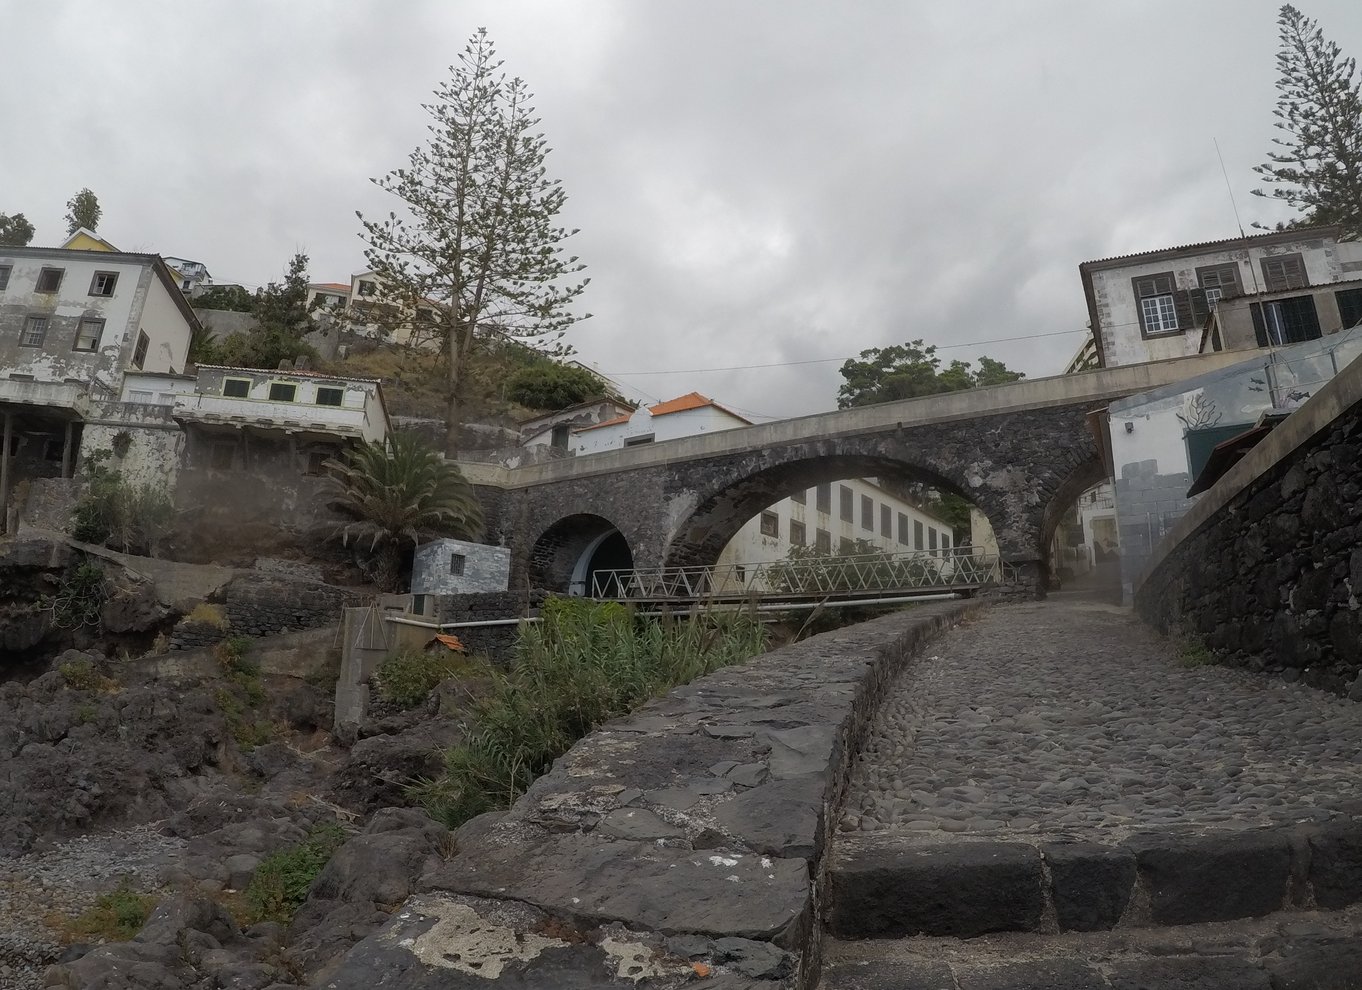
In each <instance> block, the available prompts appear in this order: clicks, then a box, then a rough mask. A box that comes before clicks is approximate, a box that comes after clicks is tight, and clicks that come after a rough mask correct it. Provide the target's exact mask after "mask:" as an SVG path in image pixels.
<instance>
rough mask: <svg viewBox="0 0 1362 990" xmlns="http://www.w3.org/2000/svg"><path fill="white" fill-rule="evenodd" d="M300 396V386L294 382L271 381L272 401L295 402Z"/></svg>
mask: <svg viewBox="0 0 1362 990" xmlns="http://www.w3.org/2000/svg"><path fill="white" fill-rule="evenodd" d="M297 398H298V386H297V385H295V384H294V383H293V382H270V401H271V402H293V401H294V400H296V399H297Z"/></svg>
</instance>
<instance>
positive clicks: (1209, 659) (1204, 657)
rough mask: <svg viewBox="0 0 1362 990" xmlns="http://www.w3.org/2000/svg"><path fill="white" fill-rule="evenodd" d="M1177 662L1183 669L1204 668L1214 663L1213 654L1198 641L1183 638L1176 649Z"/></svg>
mask: <svg viewBox="0 0 1362 990" xmlns="http://www.w3.org/2000/svg"><path fill="white" fill-rule="evenodd" d="M1177 651H1178V661H1179V662H1180V663H1181V664H1182V665H1183V666H1184V667H1205V666H1207V665H1208V664H1213V663H1215V654H1214V653H1213V652H1212V651H1211V650H1210V649H1209V648H1208V647H1207V646H1206V644H1205V643H1203V642H1201V640H1199V639H1195V638H1191V637H1185V638H1183V639H1182V640H1181V641H1180V642H1179V643H1178V647H1177Z"/></svg>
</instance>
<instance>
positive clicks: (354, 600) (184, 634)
mask: <svg viewBox="0 0 1362 990" xmlns="http://www.w3.org/2000/svg"><path fill="white" fill-rule="evenodd" d="M364 599H365V596H364V595H361V594H359V593H357V592H355V591H353V590H352V589H349V588H337V587H333V586H332V585H327V584H319V583H316V582H312V581H295V580H289V579H287V578H278V577H273V576H270V575H263V574H262V575H257V574H243V575H240V576H238V577H235V578H233V579H232V580H231V581H229V582H228V583H227V584H226V585H224V586H223V588H222V590H221V591H219V592H218V593H217V594H215V595H213V597H212V601H213V603H214V604H216V605H217V606H218V607H219V608H221V609H222V612H223V615H225V616H226V618H227V623H228V625H227V628H225V629H222V628H218V627H216V626H212V625H205V624H202V623H193V622H190V621H188V620H185V621H182V622H181V623H180V624H179V625H177V626H176V627H175V630H174V632H173V633H172V634H171V638H170V648H171V649H172V650H191V649H195V648H197V647H201V646H211V645H212V644H213V643H216V642H218V641H219V640H221V639H222V638H223V637H224V636H227V635H244V636H271V635H274V634H275V633H281V632H294V631H296V630H299V629H315V628H317V627H318V626H327V625H334V624H336V623H339V622H340V619H341V609H342V608H344V607H345V606H347V605H362V604H364Z"/></svg>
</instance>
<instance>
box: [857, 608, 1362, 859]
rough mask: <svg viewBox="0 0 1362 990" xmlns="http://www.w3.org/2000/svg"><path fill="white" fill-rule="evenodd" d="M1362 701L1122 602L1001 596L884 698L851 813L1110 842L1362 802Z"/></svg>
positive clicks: (873, 825)
mask: <svg viewBox="0 0 1362 990" xmlns="http://www.w3.org/2000/svg"><path fill="white" fill-rule="evenodd" d="M1360 762H1362V705H1359V704H1356V703H1354V702H1350V701H1346V700H1342V699H1338V698H1334V697H1332V696H1329V695H1325V694H1322V693H1320V692H1318V691H1315V690H1313V689H1311V688H1307V687H1304V686H1302V685H1299V684H1286V683H1283V682H1280V681H1274V680H1269V679H1266V678H1263V677H1262V676H1260V675H1250V674H1247V673H1243V672H1239V671H1234V670H1229V669H1225V668H1221V667H1216V666H1196V665H1193V664H1190V663H1189V662H1188V661H1187V660H1186V659H1183V658H1180V657H1179V655H1178V654H1177V652H1176V650H1175V648H1174V646H1173V645H1172V644H1170V643H1169V642H1168V641H1166V640H1164V639H1162V638H1160V637H1158V636H1157V635H1155V634H1154V633H1153V632H1151V631H1149V630H1148V629H1147V628H1145V627H1144V626H1142V625H1141V624H1140V623H1139V622H1138V621H1137V620H1136V619H1135V618H1134V617H1133V616H1131V615H1130V613H1128V612H1126V611H1123V610H1121V609H1118V608H1115V607H1112V606H1106V605H1099V604H1095V603H1085V602H1081V601H1071V602H1036V603H1026V604H1019V605H1010V606H999V607H997V608H994V609H991V610H989V611H987V612H985V613H983V614H982V615H981V616H979V617H977V618H976V619H974V620H972V621H970V622H968V623H966V624H965V625H963V626H961V627H959V628H956V629H954V630H952V631H950V632H949V633H947V634H946V635H944V636H943V637H942V638H941V639H940V640H938V641H937V642H936V643H934V644H933V645H932V646H931V647H929V649H928V652H927V654H926V655H925V656H924V657H922V658H921V659H920V660H919V661H917V662H916V663H915V664H914V665H913V666H912V667H911V668H909V670H908V671H907V672H906V673H905V674H904V675H903V677H902V678H901V680H900V681H899V683H898V684H897V685H895V686H894V688H893V689H892V691H891V693H890V695H889V696H888V697H887V698H886V700H885V703H884V705H883V707H882V708H881V710H880V713H879V717H878V720H877V723H876V725H875V726H874V728H873V730H872V733H871V735H870V737H869V739H868V740H867V743H866V745H865V747H864V749H863V752H862V754H861V756H860V757H859V758H858V762H857V764H856V767H855V770H854V773H853V777H852V785H851V793H850V796H849V799H848V801H847V804H846V811H845V813H844V815H843V818H842V820H841V822H840V823H839V828H840V829H841V831H842V832H844V833H861V832H872V833H892V834H894V835H896V836H901V837H902V838H903V839H905V840H907V841H911V840H912V839H914V838H915V837H921V838H922V839H923V840H930V841H932V842H940V841H942V840H943V839H946V838H948V837H950V836H952V835H954V836H959V837H961V838H969V837H973V836H980V837H984V836H986V837H988V838H989V839H993V840H998V839H1006V838H1010V837H1016V838H1025V837H1026V836H1028V835H1041V834H1043V835H1046V836H1056V835H1059V836H1072V837H1075V838H1090V837H1093V836H1094V835H1095V834H1100V835H1101V837H1102V838H1103V839H1104V840H1105V841H1114V840H1119V839H1120V838H1122V837H1123V836H1124V835H1126V834H1128V833H1132V832H1139V831H1144V830H1149V829H1154V828H1159V829H1162V828H1169V827H1173V826H1178V827H1185V826H1189V825H1206V826H1209V827H1213V828H1215V829H1226V828H1238V827H1244V828H1251V827H1258V826H1263V825H1269V824H1282V823H1295V822H1317V821H1326V820H1329V819H1330V818H1332V817H1334V816H1335V814H1336V813H1340V812H1350V813H1357V812H1359V811H1362V773H1359V772H1358V767H1359V765H1360Z"/></svg>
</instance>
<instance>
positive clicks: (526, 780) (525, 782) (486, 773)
mask: <svg viewBox="0 0 1362 990" xmlns="http://www.w3.org/2000/svg"><path fill="white" fill-rule="evenodd" d="M765 638H766V631H765V629H764V628H763V627H762V626H761V625H760V624H759V623H757V622H756V621H755V620H754V619H753V618H752V617H751V616H750V615H747V614H745V613H735V612H727V613H695V614H692V615H690V616H689V617H687V618H686V619H684V620H683V619H675V618H666V617H664V618H662V619H650V618H641V617H637V616H635V615H634V614H633V613H632V612H631V611H630V610H629V609H627V608H625V607H624V606H622V605H617V604H610V603H597V602H592V601H590V600H587V599H562V598H555V599H550V600H549V601H548V602H546V603H545V606H544V609H543V613H542V618H541V621H540V623H539V624H538V625H525V626H523V627H522V628H521V631H520V639H519V641H518V644H517V647H516V657H515V662H514V664H513V665H512V667H511V669H510V670H509V671H500V670H496V669H492V670H489V671H487V676H488V678H489V680H490V684H491V690H490V693H489V694H488V695H487V696H486V697H484V698H483V699H482V700H480V701H479V702H478V703H477V705H476V707H475V708H474V710H473V714H472V725H471V727H470V731H469V734H468V737H467V740H466V741H465V742H464V743H463V744H462V745H460V746H457V747H455V748H454V749H452V750H450V751H449V752H447V753H446V754H445V771H444V773H443V774H442V775H441V776H440V777H439V778H437V779H435V780H431V781H425V782H423V783H420V784H418V785H416V786H414V787H413V788H412V792H411V793H412V797H413V798H414V799H415V800H417V801H418V802H419V803H420V804H422V805H424V806H425V808H426V809H427V811H429V812H430V814H431V815H432V816H433V817H434V818H436V819H437V820H440V821H443V822H444V823H445V824H447V825H450V826H451V827H453V826H457V825H460V824H462V823H463V822H465V821H467V820H468V819H470V818H472V817H473V816H474V815H477V814H480V813H482V812H484V811H489V810H492V809H494V808H497V807H507V806H509V805H510V804H511V802H513V801H514V800H515V799H516V798H517V797H518V796H519V795H520V794H522V793H523V792H524V790H525V789H526V788H527V787H528V786H529V785H530V783H531V782H533V781H534V779H535V778H536V777H538V776H539V775H540V774H542V773H544V772H545V771H546V770H547V769H548V767H549V765H550V764H551V763H552V762H553V761H554V760H555V759H557V758H558V757H559V756H561V755H562V754H563V753H565V752H567V750H568V749H569V748H570V747H571V746H572V745H573V744H574V743H575V742H576V741H577V740H578V739H581V738H582V737H583V736H585V735H586V734H587V733H589V732H591V731H592V730H593V729H595V728H596V727H597V726H598V725H600V724H601V723H603V722H606V721H608V720H609V719H612V718H617V717H619V716H621V715H624V714H627V713H628V712H629V711H631V710H632V709H633V708H635V707H637V706H638V705H640V704H642V703H643V702H645V701H647V700H649V699H650V698H654V697H656V696H658V695H660V694H662V693H664V692H666V691H667V690H669V689H671V688H672V687H674V686H676V685H678V684H685V683H687V682H689V681H691V680H693V679H695V678H696V677H699V676H701V675H702V674H707V673H709V672H710V671H713V670H716V669H718V668H719V667H724V666H727V665H729V664H734V663H740V662H742V661H743V660H746V659H747V658H748V657H751V656H752V655H754V654H756V653H759V652H761V650H762V648H763V646H764V644H765Z"/></svg>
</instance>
